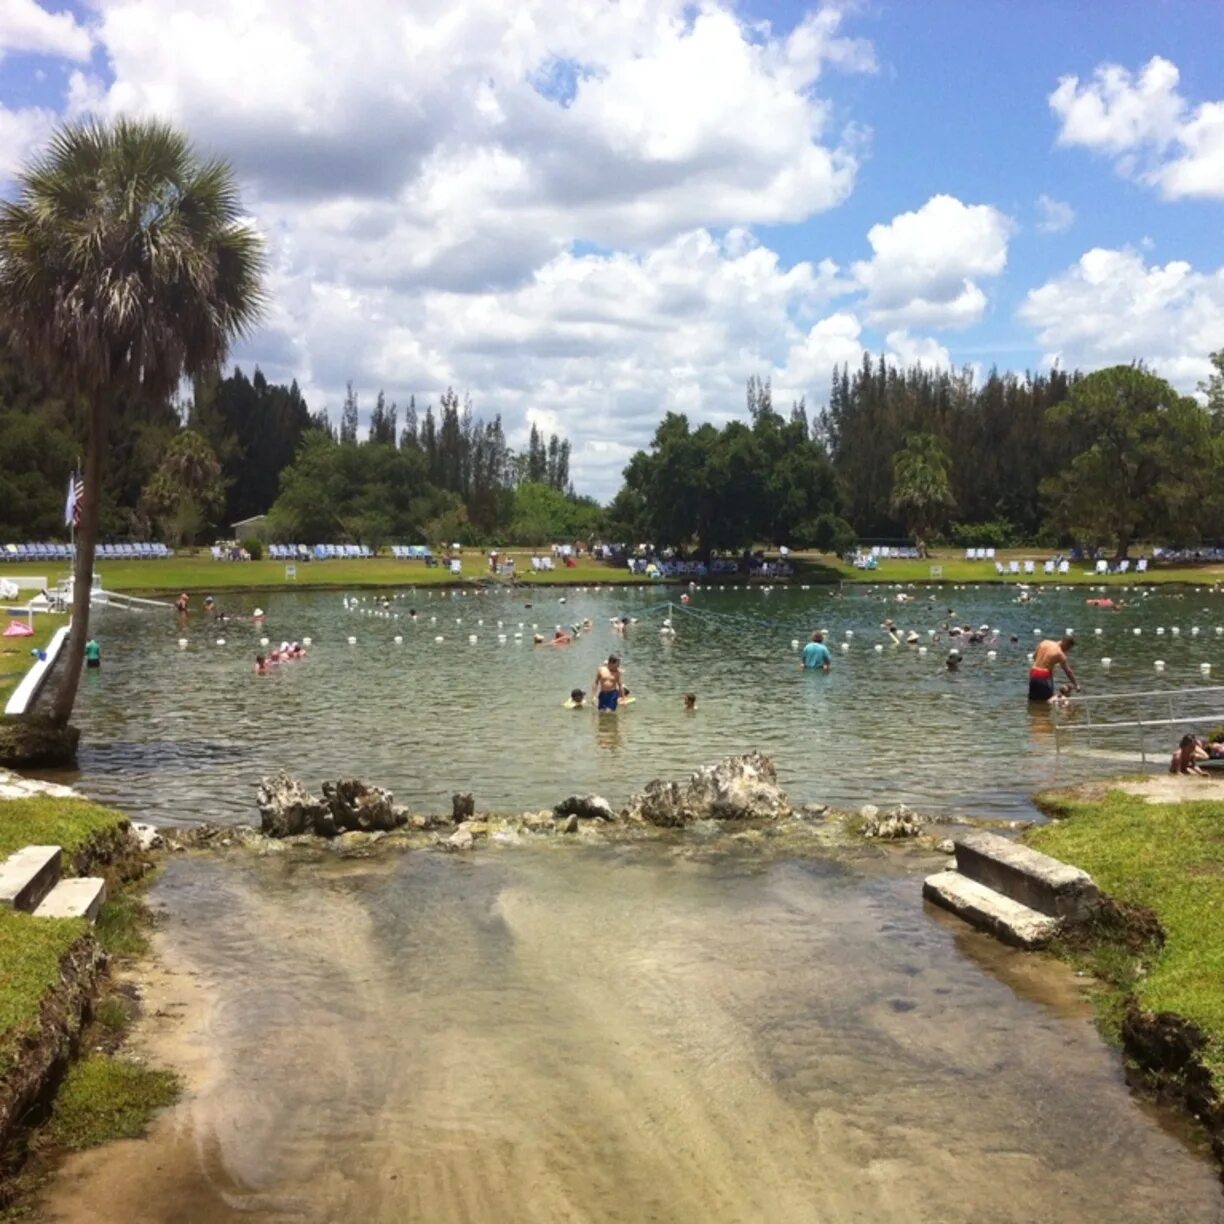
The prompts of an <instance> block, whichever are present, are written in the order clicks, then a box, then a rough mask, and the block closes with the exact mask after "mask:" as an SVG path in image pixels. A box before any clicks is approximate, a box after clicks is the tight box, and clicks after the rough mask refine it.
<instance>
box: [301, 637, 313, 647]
mask: <svg viewBox="0 0 1224 1224" xmlns="http://www.w3.org/2000/svg"><path fill="white" fill-rule="evenodd" d="M302 645H303V646H313V645H314V638H303V639H302Z"/></svg>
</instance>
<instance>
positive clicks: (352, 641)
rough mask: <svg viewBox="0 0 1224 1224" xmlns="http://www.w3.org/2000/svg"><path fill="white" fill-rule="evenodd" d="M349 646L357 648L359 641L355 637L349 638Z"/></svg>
mask: <svg viewBox="0 0 1224 1224" xmlns="http://www.w3.org/2000/svg"><path fill="white" fill-rule="evenodd" d="M348 644H349V645H350V646H356V645H357V639H356V638H355V637H351V638H349V640H348Z"/></svg>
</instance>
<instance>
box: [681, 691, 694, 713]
mask: <svg viewBox="0 0 1224 1224" xmlns="http://www.w3.org/2000/svg"><path fill="white" fill-rule="evenodd" d="M684 708H685V709H686V710H695V709H696V708H697V694H696V693H685V694H684Z"/></svg>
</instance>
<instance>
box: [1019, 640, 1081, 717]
mask: <svg viewBox="0 0 1224 1224" xmlns="http://www.w3.org/2000/svg"><path fill="white" fill-rule="evenodd" d="M1074 645H1075V639H1074V638H1072V637H1064V638H1060V639H1059V640H1058V641H1057V642H1056V641H1054V640H1053V639H1052V638H1046V639H1045V641H1043V642H1040V643H1038V646H1037V649H1036V651H1035V652H1034V653H1033V666H1032V667H1031V668H1030V669H1029V692H1028V699H1029V700H1030V701H1043V702H1048V701H1049V700H1050V698H1051V697H1053V696H1054V669H1055V668H1056V667H1061V668H1062V669H1063V671H1064V672H1065V673H1066V675H1067V679H1068V680H1070V681H1071V687H1072V689H1073V690H1074V691H1075V692H1077V693H1078V692H1079V681H1078V680H1077V679H1076V678H1075V673H1074V672H1073V671H1072V670H1071V664H1070V662H1069V661H1068V659H1067V651H1068V650H1070V649H1071V647H1072V646H1074Z"/></svg>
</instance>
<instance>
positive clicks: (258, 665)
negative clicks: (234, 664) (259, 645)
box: [255, 654, 268, 676]
mask: <svg viewBox="0 0 1224 1224" xmlns="http://www.w3.org/2000/svg"><path fill="white" fill-rule="evenodd" d="M267 670H268V660H267V659H265V658H264V657H263V655H261V654H260V655H256V656H255V674H256V675H257V676H262V675H265V674H266V673H267Z"/></svg>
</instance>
